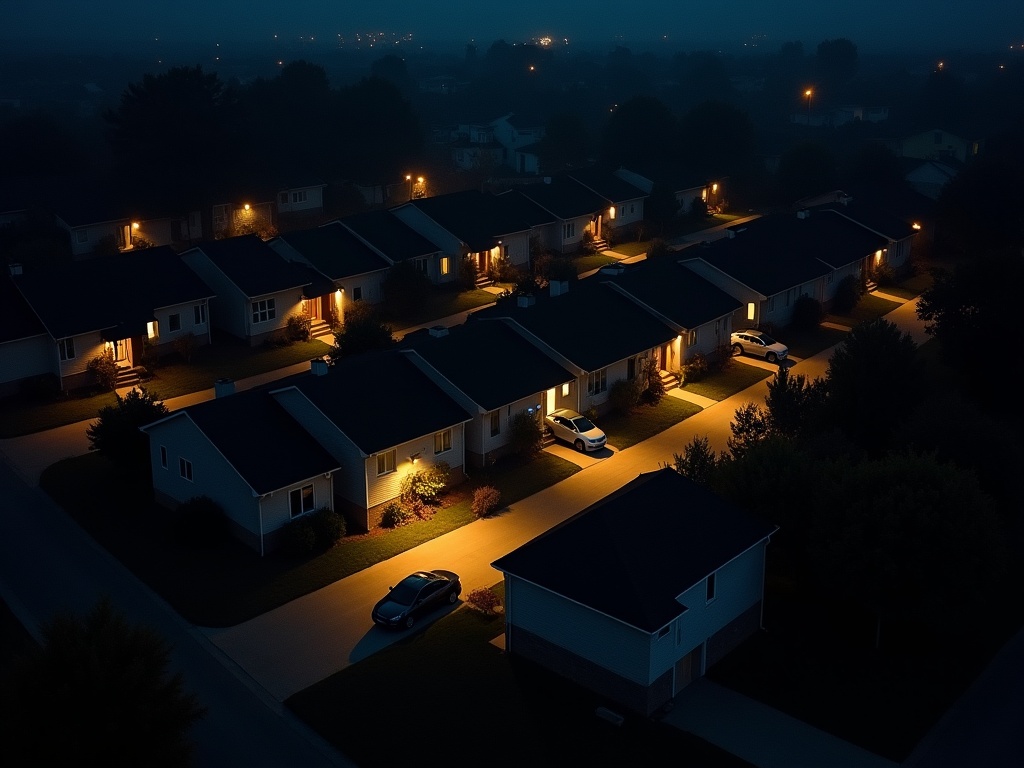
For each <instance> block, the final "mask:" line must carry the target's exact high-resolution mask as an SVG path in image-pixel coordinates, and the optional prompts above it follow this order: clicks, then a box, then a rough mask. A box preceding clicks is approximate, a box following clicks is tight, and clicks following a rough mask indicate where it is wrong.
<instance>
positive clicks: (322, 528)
mask: <svg viewBox="0 0 1024 768" xmlns="http://www.w3.org/2000/svg"><path fill="white" fill-rule="evenodd" d="M309 520H310V522H311V523H312V524H313V533H314V534H315V536H316V545H317V547H319V548H320V549H330V548H331V547H333V546H334V545H335V544H337V543H338V539H340V538H341V537H342V536H344V535H345V533H346V531H347V526H346V525H345V518H344V517H342V516H341V515H339V514H338V513H337V512H335V511H334V510H333V509H330V508H329V507H321V508H320V509H318V510H316V511H315V512H313V514H311V515H310V516H309Z"/></svg>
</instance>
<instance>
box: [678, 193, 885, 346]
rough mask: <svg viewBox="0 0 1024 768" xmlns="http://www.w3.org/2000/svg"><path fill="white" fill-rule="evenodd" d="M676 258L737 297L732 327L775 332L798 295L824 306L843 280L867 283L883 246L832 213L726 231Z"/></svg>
mask: <svg viewBox="0 0 1024 768" xmlns="http://www.w3.org/2000/svg"><path fill="white" fill-rule="evenodd" d="M727 232H728V235H727V236H726V237H724V238H721V239H719V240H716V241H714V242H712V243H707V244H704V245H701V246H698V247H693V248H688V249H686V250H684V251H682V252H681V253H680V256H681V257H682V263H683V264H685V265H686V266H687V267H688V268H689V269H692V270H693V271H694V272H696V273H697V274H699V275H701V276H702V277H703V278H705V279H706V280H708V281H709V282H711V283H713V284H714V285H716V286H718V287H719V288H721V289H722V290H723V291H725V292H726V293H728V294H729V295H730V296H733V297H734V298H736V299H738V300H739V301H740V302H741V303H742V304H743V308H742V309H741V310H739V311H738V312H737V313H736V316H735V317H734V318H733V327H734V328H752V327H756V328H781V327H784V326H786V325H789V323H790V322H791V321H792V319H793V310H794V307H795V306H796V302H797V300H798V299H799V298H800V297H801V296H810V297H811V298H812V299H815V300H816V301H819V302H821V303H822V304H823V305H825V306H827V305H828V304H829V302H830V301H831V300H832V298H833V297H834V296H835V292H836V289H837V287H838V286H839V284H840V283H841V282H842V280H843V279H844V278H845V277H847V276H850V277H853V278H854V279H855V280H857V281H858V284H859V282H860V281H861V280H863V279H864V278H865V276H866V275H867V273H868V272H869V271H870V268H871V266H872V264H874V263H876V262H877V261H881V260H884V258H885V249H886V248H887V247H888V244H889V241H888V239H887V238H885V237H883V236H882V235H877V234H875V233H873V232H871V231H870V230H869V229H867V228H865V227H863V226H862V225H860V224H858V223H857V222H855V221H852V220H850V219H849V218H846V217H844V216H840V215H839V214H838V213H836V212H835V211H831V210H823V211H816V212H811V211H809V210H807V209H802V210H799V211H797V213H796V215H793V214H774V215H771V216H763V217H761V218H759V219H755V220H753V221H749V222H746V223H745V224H741V225H738V226H734V227H730V228H729V229H728V230H727Z"/></svg>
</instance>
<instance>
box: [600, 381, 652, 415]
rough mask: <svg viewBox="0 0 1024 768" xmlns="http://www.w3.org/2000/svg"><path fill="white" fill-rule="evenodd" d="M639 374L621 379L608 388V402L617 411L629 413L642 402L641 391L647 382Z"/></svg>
mask: <svg viewBox="0 0 1024 768" xmlns="http://www.w3.org/2000/svg"><path fill="white" fill-rule="evenodd" d="M645 383H646V382H644V380H643V379H642V378H640V377H639V376H638V377H637V378H635V379H619V380H618V381H616V382H615V383H614V384H612V386H611V388H610V389H609V390H608V404H609V406H610V407H611V409H612V410H613V411H615V412H616V413H629V412H630V411H632V410H633V409H634V408H636V407H637V405H639V404H640V392H641V389H642V387H643V384H645Z"/></svg>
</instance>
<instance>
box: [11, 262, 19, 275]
mask: <svg viewBox="0 0 1024 768" xmlns="http://www.w3.org/2000/svg"><path fill="white" fill-rule="evenodd" d="M10 268H11V277H17V276H18V275H20V274H21V264H18V263H17V262H15V263H13V264H11V265H10Z"/></svg>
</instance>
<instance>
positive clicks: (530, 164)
mask: <svg viewBox="0 0 1024 768" xmlns="http://www.w3.org/2000/svg"><path fill="white" fill-rule="evenodd" d="M491 128H492V129H493V130H494V138H495V139H496V140H497V142H498V143H499V144H501V146H502V147H503V148H504V150H505V151H504V156H503V158H502V159H503V160H504V162H505V164H506V165H508V166H509V167H510V168H512V170H514V171H515V172H516V173H523V174H529V173H539V172H540V155H539V154H538V149H537V143H538V142H539V141H540V140H541V139H543V138H544V135H545V132H546V131H545V127H544V120H543V119H541V118H539V117H531V116H528V115H520V114H516V113H514V112H510V113H509V114H507V115H504V116H502V117H499V118H498V119H496V120H492V121H491Z"/></svg>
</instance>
